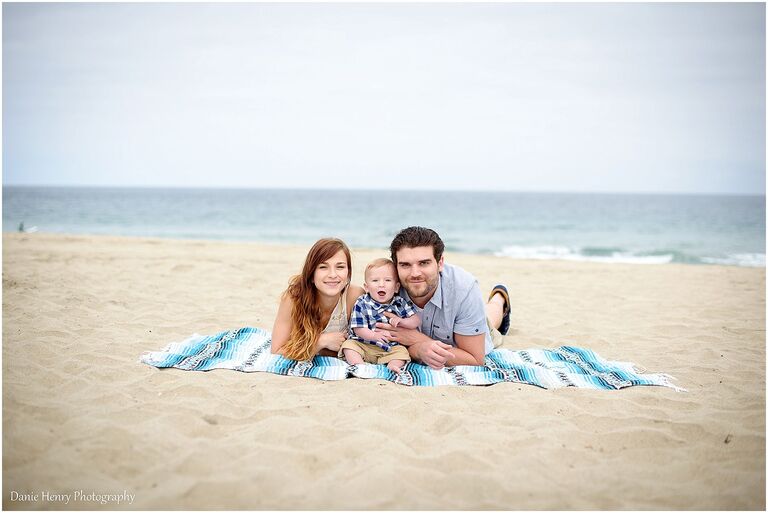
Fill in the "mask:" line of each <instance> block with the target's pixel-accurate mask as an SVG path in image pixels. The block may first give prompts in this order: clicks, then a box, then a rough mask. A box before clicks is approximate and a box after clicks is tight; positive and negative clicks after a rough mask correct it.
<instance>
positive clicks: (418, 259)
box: [397, 246, 443, 308]
mask: <svg viewBox="0 0 768 513" xmlns="http://www.w3.org/2000/svg"><path fill="white" fill-rule="evenodd" d="M442 270H443V257H442V256H441V257H440V261H439V262H438V261H436V260H435V255H434V252H433V250H432V246H419V247H416V248H400V249H399V250H398V251H397V274H398V276H400V283H401V284H402V285H403V287H405V290H406V291H408V295H409V296H410V298H411V300H412V301H413V302H414V303H416V304H417V305H418V306H419V307H422V308H423V307H424V305H426V304H427V301H429V300H430V299H432V296H433V295H434V294H435V290H437V283H438V280H439V278H440V276H439V273H440V271H442Z"/></svg>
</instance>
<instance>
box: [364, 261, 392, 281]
mask: <svg viewBox="0 0 768 513" xmlns="http://www.w3.org/2000/svg"><path fill="white" fill-rule="evenodd" d="M385 265H391V266H392V269H393V270H394V271H395V279H397V267H395V263H394V262H393V261H392V260H390V259H389V258H377V259H376V260H374V261H373V262H371V263H370V264H368V266H367V267H366V268H365V279H366V280H368V272H369V271H370V270H371V269H378V268H379V267H384V266H385Z"/></svg>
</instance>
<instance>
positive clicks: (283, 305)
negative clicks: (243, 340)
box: [272, 287, 359, 356]
mask: <svg viewBox="0 0 768 513" xmlns="http://www.w3.org/2000/svg"><path fill="white" fill-rule="evenodd" d="M358 288H359V287H358ZM355 299H357V298H355ZM292 312H293V301H292V300H291V298H289V297H284V298H282V299H281V300H280V306H279V307H278V308H277V317H276V318H275V324H274V326H273V327H272V354H282V355H284V354H285V351H284V350H283V346H284V345H285V344H286V343H287V342H288V340H289V339H290V337H291V328H292V327H293V319H291V313H292ZM346 339H347V334H346V333H321V334H320V337H318V339H317V347H316V348H315V349H316V351H317V353H318V354H321V355H325V356H336V353H338V352H339V347H341V344H342V343H343V342H344V341H345V340H346Z"/></svg>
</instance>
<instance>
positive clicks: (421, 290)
mask: <svg viewBox="0 0 768 513" xmlns="http://www.w3.org/2000/svg"><path fill="white" fill-rule="evenodd" d="M389 249H390V253H391V256H392V261H393V262H394V263H395V266H396V267H397V274H398V276H399V277H400V284H401V286H402V289H401V292H400V294H401V295H403V296H405V297H406V298H407V299H410V300H411V301H412V302H413V303H414V305H416V307H417V311H418V313H419V315H420V317H421V331H419V330H416V329H406V328H393V327H392V326H390V325H388V324H384V323H378V324H376V329H377V330H380V331H383V332H385V333H384V334H385V335H388V337H389V339H390V340H392V341H395V342H399V343H400V344H402V345H404V346H406V347H407V348H408V352H409V353H410V355H411V358H413V359H414V360H417V361H420V362H422V363H425V364H427V365H429V366H430V367H432V368H434V369H442V368H443V367H445V366H454V365H484V362H485V355H486V354H488V353H490V352H491V351H492V350H493V348H494V345H496V346H498V345H499V344H500V343H501V335H506V334H507V331H508V330H509V313H510V308H509V295H508V293H507V289H506V287H504V286H503V285H497V286H496V287H494V288H493V291H491V296H490V298H489V299H488V303H487V304H486V303H484V302H483V297H482V294H481V292H480V286H479V285H478V283H477V280H476V279H475V277H474V276H472V275H471V274H469V273H468V272H466V271H465V270H464V269H462V268H460V267H456V266H454V265H449V264H446V263H444V261H443V250H444V249H445V245H444V244H443V241H442V240H441V239H440V236H439V235H438V234H437V232H435V231H434V230H430V229H429V228H423V227H420V226H411V227H409V228H405V229H404V230H402V231H400V233H398V234H397V235H396V236H395V238H394V239H393V240H392V244H391V245H390V248H389ZM403 289H404V290H403ZM385 315H386V314H385ZM388 316H389V315H388ZM486 316H487V317H486ZM494 339H495V340H494ZM494 342H495V344H494Z"/></svg>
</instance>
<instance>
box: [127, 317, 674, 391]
mask: <svg viewBox="0 0 768 513" xmlns="http://www.w3.org/2000/svg"><path fill="white" fill-rule="evenodd" d="M270 344H271V334H270V332H269V331H266V330H263V329H261V328H239V329H235V330H231V331H222V332H221V333H217V334H216V335H212V336H203V335H193V336H191V337H190V338H188V339H186V340H184V341H183V342H179V343H172V344H169V345H168V346H167V347H166V348H165V349H163V350H162V351H150V352H147V353H144V354H143V355H142V356H141V358H140V361H141V362H143V363H146V364H147V365H152V366H154V367H161V368H164V367H174V368H177V369H182V370H196V371H208V370H213V369H231V370H236V371H241V372H271V373H273V374H282V375H284V376H305V377H310V378H318V379H324V380H339V379H345V378H349V377H357V378H366V379H369V378H377V379H385V380H387V381H392V382H394V383H399V384H401V385H411V386H440V385H493V384H495V383H502V382H511V383H525V384H529V385H536V386H538V387H542V388H561V387H578V388H597V389H606V390H616V389H620V388H626V387H631V386H634V385H659V386H665V387H669V388H673V389H675V390H678V391H682V390H684V389H682V388H680V387H677V386H675V385H673V384H672V383H671V381H670V380H671V379H672V378H671V376H668V375H666V374H641V373H640V372H639V371H638V370H637V369H636V368H635V366H634V365H633V364H631V363H627V362H612V361H607V360H603V359H602V358H601V357H600V356H598V355H597V354H595V353H594V352H592V351H590V350H588V349H582V348H578V347H572V346H562V347H558V348H557V349H528V350H525V351H511V350H509V349H497V350H495V351H493V352H491V353H490V354H488V355H487V356H486V357H485V366H483V367H481V366H473V365H459V366H456V367H446V368H445V369H441V370H434V369H431V368H429V367H427V366H426V365H421V364H418V363H414V362H410V363H408V364H407V365H406V366H405V367H404V368H403V370H402V371H401V372H400V373H399V374H395V373H394V372H392V371H390V370H389V369H387V367H386V366H385V365H371V364H360V365H348V364H347V363H346V362H344V361H343V360H340V359H338V358H333V357H328V356H317V357H315V358H313V359H312V360H310V361H304V362H300V361H295V360H289V359H287V358H283V357H282V356H280V355H273V354H271V352H270Z"/></svg>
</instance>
